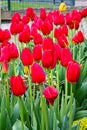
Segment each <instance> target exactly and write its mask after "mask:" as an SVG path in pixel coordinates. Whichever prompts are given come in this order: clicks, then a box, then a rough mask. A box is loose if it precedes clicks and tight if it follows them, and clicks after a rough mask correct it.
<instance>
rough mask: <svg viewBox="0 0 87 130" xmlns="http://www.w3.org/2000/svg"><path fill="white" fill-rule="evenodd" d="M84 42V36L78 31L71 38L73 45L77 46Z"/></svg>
mask: <svg viewBox="0 0 87 130" xmlns="http://www.w3.org/2000/svg"><path fill="white" fill-rule="evenodd" d="M83 41H84V35H83V33H82V31H78V32H77V34H75V35H74V36H73V38H72V42H73V43H74V44H79V43H81V42H83Z"/></svg>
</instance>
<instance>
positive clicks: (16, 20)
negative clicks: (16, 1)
mask: <svg viewBox="0 0 87 130" xmlns="http://www.w3.org/2000/svg"><path fill="white" fill-rule="evenodd" d="M11 20H12V22H13V23H14V22H16V23H19V21H21V16H20V14H19V13H18V12H16V13H14V15H13V16H12V19H11Z"/></svg>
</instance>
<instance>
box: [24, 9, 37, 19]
mask: <svg viewBox="0 0 87 130" xmlns="http://www.w3.org/2000/svg"><path fill="white" fill-rule="evenodd" d="M35 15H36V14H35V12H34V9H33V8H27V10H26V16H28V17H29V18H30V19H31V20H32V21H33V20H34V18H35Z"/></svg>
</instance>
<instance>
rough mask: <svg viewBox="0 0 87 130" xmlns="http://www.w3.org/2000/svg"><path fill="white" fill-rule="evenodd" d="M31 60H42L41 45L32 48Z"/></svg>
mask: <svg viewBox="0 0 87 130" xmlns="http://www.w3.org/2000/svg"><path fill="white" fill-rule="evenodd" d="M32 53H33V58H34V60H35V61H39V60H41V58H42V46H41V45H36V46H34V48H33V52H32Z"/></svg>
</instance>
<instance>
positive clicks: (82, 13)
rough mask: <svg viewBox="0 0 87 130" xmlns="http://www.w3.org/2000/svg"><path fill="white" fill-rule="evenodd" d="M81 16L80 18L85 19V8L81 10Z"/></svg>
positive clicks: (86, 9)
mask: <svg viewBox="0 0 87 130" xmlns="http://www.w3.org/2000/svg"><path fill="white" fill-rule="evenodd" d="M81 16H82V18H83V17H87V8H84V9H82V11H81Z"/></svg>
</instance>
